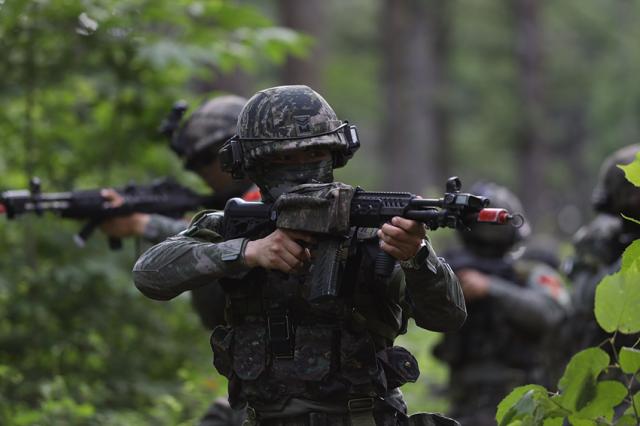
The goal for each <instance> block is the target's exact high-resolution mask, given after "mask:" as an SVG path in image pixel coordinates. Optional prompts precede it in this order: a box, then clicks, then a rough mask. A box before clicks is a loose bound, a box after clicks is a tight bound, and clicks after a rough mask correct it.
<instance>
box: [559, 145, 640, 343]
mask: <svg viewBox="0 0 640 426" xmlns="http://www.w3.org/2000/svg"><path fill="white" fill-rule="evenodd" d="M638 152H640V145H630V146H627V147H625V148H622V149H620V150H618V151H616V152H615V153H613V154H612V155H611V156H609V157H608V158H607V159H606V160H605V162H604V163H603V165H602V168H601V170H600V176H599V179H598V184H597V186H596V188H595V189H594V192H593V205H594V208H595V210H596V211H597V212H598V216H596V218H595V219H594V220H593V221H591V222H590V223H589V224H588V225H586V226H584V227H582V228H581V229H579V230H578V232H577V233H576V235H575V237H574V247H575V256H574V259H573V260H572V262H571V265H570V267H569V268H568V269H569V270H568V275H569V277H570V279H571V280H572V282H573V291H572V295H571V297H572V301H573V306H574V314H573V316H572V319H571V324H570V327H569V328H570V330H571V333H570V334H571V341H572V342H573V344H572V346H571V352H572V353H576V352H578V351H580V350H582V349H585V348H587V347H590V346H598V345H599V344H600V343H602V342H603V341H604V340H605V339H607V338H608V337H610V336H609V335H608V334H607V333H605V331H604V330H602V329H601V328H600V326H599V325H598V323H597V322H596V320H595V317H594V314H593V308H594V301H595V292H596V286H597V285H598V283H599V282H600V281H601V280H602V278H604V276H605V275H609V274H613V273H615V272H617V271H618V270H619V269H620V264H621V258H622V253H623V252H624V250H625V249H626V248H627V247H628V246H629V245H630V244H631V243H632V242H633V241H634V240H636V239H638V238H640V226H639V225H637V224H636V223H634V222H632V221H629V220H625V219H623V218H622V217H621V214H624V215H626V216H628V217H633V218H640V189H639V188H638V187H636V186H635V185H633V184H632V183H631V182H629V181H628V180H627V179H626V178H625V176H624V172H623V171H622V170H621V169H620V168H618V165H619V164H629V163H631V162H632V161H633V160H634V159H635V157H636V155H637V154H638ZM637 337H638V336H637V335H636V336H624V335H619V336H617V337H616V341H617V342H618V343H619V344H620V345H622V344H623V343H625V342H626V346H630V345H632V344H633V343H634V342H635V340H637ZM605 349H609V348H608V347H605Z"/></svg>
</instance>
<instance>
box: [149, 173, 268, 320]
mask: <svg viewBox="0 0 640 426" xmlns="http://www.w3.org/2000/svg"><path fill="white" fill-rule="evenodd" d="M238 196H240V197H241V198H242V199H243V200H245V201H260V190H259V189H258V187H257V186H255V185H252V186H251V187H250V188H249V189H248V190H247V191H245V192H244V193H242V194H238ZM188 227H189V221H187V220H185V219H175V218H171V217H167V216H162V215H159V214H152V215H150V218H149V222H148V223H147V225H146V226H145V228H144V231H143V234H142V238H143V239H144V240H145V241H147V242H149V243H151V244H158V243H160V242H162V241H164V240H166V239H167V238H169V237H173V236H174V235H177V234H179V233H180V232H182V231H184V230H185V229H187V228H188ZM224 303H225V297H224V293H223V291H222V289H221V288H220V287H219V286H205V287H199V288H195V289H193V290H192V291H191V304H192V305H193V308H194V309H195V310H196V312H197V313H198V316H199V317H200V321H202V325H203V326H204V327H205V328H207V329H209V330H213V329H214V328H215V327H216V326H218V325H221V324H224V322H225V319H224ZM212 304H215V305H216V306H217V308H212Z"/></svg>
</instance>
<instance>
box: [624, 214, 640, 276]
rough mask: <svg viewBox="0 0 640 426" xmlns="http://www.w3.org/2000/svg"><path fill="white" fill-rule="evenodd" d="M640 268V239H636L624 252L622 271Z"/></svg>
mask: <svg viewBox="0 0 640 426" xmlns="http://www.w3.org/2000/svg"><path fill="white" fill-rule="evenodd" d="M638 223H640V222H638ZM631 269H635V270H639V269H640V240H635V241H634V242H632V243H631V245H630V246H629V247H627V248H626V250H625V251H624V253H623V254H622V267H621V268H620V270H621V271H622V272H627V271H629V270H631Z"/></svg>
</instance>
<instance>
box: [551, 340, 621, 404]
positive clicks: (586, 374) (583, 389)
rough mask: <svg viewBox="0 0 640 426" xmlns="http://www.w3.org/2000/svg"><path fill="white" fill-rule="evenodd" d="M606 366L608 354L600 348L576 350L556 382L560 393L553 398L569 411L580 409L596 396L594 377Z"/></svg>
mask: <svg viewBox="0 0 640 426" xmlns="http://www.w3.org/2000/svg"><path fill="white" fill-rule="evenodd" d="M608 366H609V355H607V353H606V352H605V351H603V350H602V349H600V348H588V349H585V350H583V351H581V352H578V353H577V354H576V355H574V356H573V358H571V361H569V364H568V365H567V368H566V369H565V371H564V375H563V376H562V378H561V379H560V381H559V382H558V388H559V389H560V391H561V394H560V395H558V396H556V397H554V398H553V399H554V400H555V401H557V402H558V403H559V404H560V405H561V406H562V407H564V408H566V409H567V410H569V411H572V412H577V411H579V410H581V409H582V408H584V407H586V406H587V404H589V402H590V401H592V400H593V399H594V398H595V397H596V394H597V389H596V379H597V377H598V376H599V375H600V373H601V372H602V371H603V370H604V369H605V368H607V367H608Z"/></svg>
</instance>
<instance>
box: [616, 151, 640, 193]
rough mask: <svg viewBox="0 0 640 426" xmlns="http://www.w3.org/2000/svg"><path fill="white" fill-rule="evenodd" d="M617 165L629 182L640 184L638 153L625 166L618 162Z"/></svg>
mask: <svg viewBox="0 0 640 426" xmlns="http://www.w3.org/2000/svg"><path fill="white" fill-rule="evenodd" d="M618 167H619V168H621V169H622V171H624V175H625V177H626V178H627V180H628V181H629V182H631V183H632V184H634V185H635V186H640V155H637V156H636V159H635V160H633V162H632V163H630V164H627V165H626V166H623V165H621V164H619V165H618Z"/></svg>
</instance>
